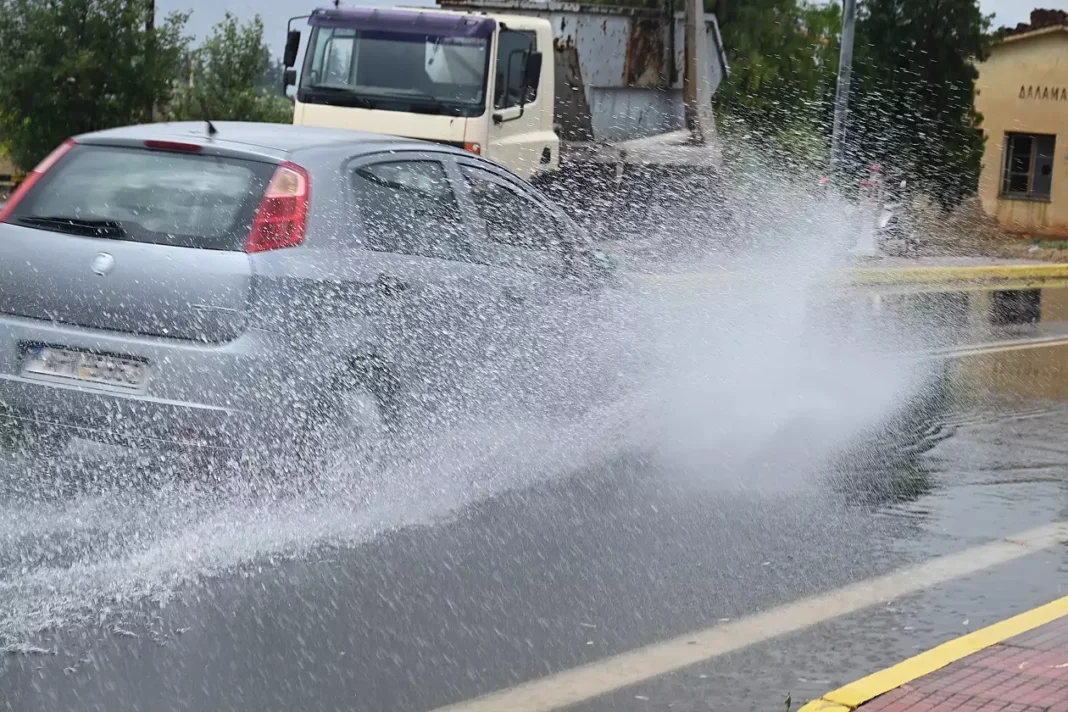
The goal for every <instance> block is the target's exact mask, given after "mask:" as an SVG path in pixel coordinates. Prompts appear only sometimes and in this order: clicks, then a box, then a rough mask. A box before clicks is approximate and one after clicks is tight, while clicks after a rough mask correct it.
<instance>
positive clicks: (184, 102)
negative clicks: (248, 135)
mask: <svg viewBox="0 0 1068 712" xmlns="http://www.w3.org/2000/svg"><path fill="white" fill-rule="evenodd" d="M605 1H606V2H609V3H616V4H618V3H619V2H620V1H622V2H623V3H624V4H628V3H629V4H641V5H644V6H650V5H652V6H654V7H656V6H661V7H662V6H663V3H664V2H669V1H671V0H605ZM705 1H706V9H707V10H708V11H712V12H715V13H716V16H717V18H718V19H719V23H720V27H721V30H722V35H723V40H724V45H725V48H726V51H727V54H728V61H729V62H730V66H731V73H730V76H729V77H728V78H727V79H726V80H725V82H724V83H723V85H722V86H721V87H720V89H719V92H718V93H717V96H716V111H717V116H718V123H719V127H720V131H721V133H722V134H723V136H724V138H725V140H724V146H725V148H726V151H725V153H726V155H727V157H728V159H730V158H732V157H733V158H734V159H736V161H743V160H745V155H744V154H745V152H746V151H749V149H750V148H751V147H758V149H759V152H760V154H761V155H759V156H755V158H757V159H758V161H759V162H760V163H764V164H767V163H775V164H777V165H780V166H782V167H783V168H785V169H787V170H790V169H792V172H794V173H795V174H796V175H797V176H798V177H799V178H803V179H806V180H807V179H811V178H812V176H813V175H817V174H819V173H820V172H822V171H824V170H825V166H826V165H827V162H828V154H829V146H830V134H831V124H832V116H833V106H834V96H835V87H836V78H837V72H838V54H839V38H838V35H839V32H840V29H841V24H842V16H841V5H840V3H839V2H835V1H834V0H832V1H831V2H829V3H824V2H816V1H815V0H705ZM677 8H678V3H677V0H676V9H677ZM188 19H189V15H188V14H183V13H172V14H170V15H167V16H166V17H163V18H158V17H156V13H155V2H154V0H0V66H2V67H3V68H4V71H3V72H0V152H3V153H6V154H7V155H9V156H10V158H11V159H12V161H13V163H14V164H15V165H16V166H18V167H21V168H22V169H23V170H25V168H26V167H28V166H33V165H35V164H36V162H37V161H39V160H40V159H41V158H42V157H43V156H45V155H46V154H47V153H48V151H50V150H51V149H52V148H53V147H54V146H55V145H57V144H58V143H59V142H60V141H62V140H63V139H64V138H66V137H67V136H70V135H72V134H77V133H81V132H85V131H91V130H96V129H101V128H107V127H111V126H119V125H124V124H131V123H138V122H143V121H160V120H168V119H201V118H210V119H216V120H222V119H235V120H250V121H274V122H286V121H289V120H290V117H291V116H292V103H291V101H290V100H289V99H288V98H287V97H286V96H285V95H284V93H283V91H282V87H281V67H280V63H279V62H278V60H277V58H272V56H271V53H270V50H269V48H268V47H267V45H266V44H265V43H264V40H263V38H264V23H263V21H262V20H261V19H260V17H259V16H256V17H253V18H252V19H251V20H248V21H246V22H241V21H240V20H239V18H237V17H235V16H233V15H231V14H229V13H228V14H227V15H226V16H225V19H224V20H223V21H222V22H220V23H219V24H217V25H216V26H215V28H214V30H213V31H212V33H211V34H210V35H209V36H208V37H206V38H204V39H203V40H202V41H201V42H200V43H199V44H194V42H193V40H192V39H191V38H190V37H189V36H188V35H187V33H186V24H187V21H188ZM991 27H992V22H991V18H989V17H984V16H983V15H982V13H981V12H980V10H979V6H978V0H943V2H941V3H930V2H929V0H859V12H858V21H857V34H856V44H855V59H854V69H853V91H852V94H851V97H850V105H851V111H850V123H849V134H848V135H849V141H848V145H849V146H850V147H851V150H850V151H849V155H848V165H847V170H846V174H847V175H861V174H863V173H864V171H865V170H866V167H867V166H868V165H870V164H872V163H878V164H880V165H883V166H884V167H885V168H886V169H887V170H888V171H890V173H891V175H907V176H908V177H909V185H910V192H912V193H914V194H916V195H921V196H923V200H924V201H926V202H925V204H924V205H925V209H926V210H927V211H928V213H927V214H929V215H934V214H939V215H942V216H945V215H948V214H949V212H953V213H954V214H956V215H961V214H971V213H973V212H974V211H973V210H970V209H969V208H968V205H967V202H968V198H969V197H970V196H973V195H974V194H975V191H976V188H977V184H978V179H979V170H980V161H981V158H982V152H983V135H982V131H981V124H982V117H981V116H980V115H978V113H977V112H976V110H975V105H974V91H975V82H976V78H977V72H976V69H975V64H976V63H977V62H979V61H981V60H983V59H985V58H986V56H987V53H988V49H989V46H990V43H991V41H992V40H993V39H994V37H995V34H993V33H992V30H991ZM734 149H738V150H734ZM732 151H733V154H734V155H733V156H732ZM749 158H750V159H751V158H754V156H752V155H750V156H749ZM936 208H938V210H936ZM932 211H934V212H932ZM929 222H930V223H931V224H932V225H933V226H937V225H938V220H937V219H932V220H930V221H929ZM984 229H985V228H984ZM975 230H979V226H977V227H976V228H975Z"/></svg>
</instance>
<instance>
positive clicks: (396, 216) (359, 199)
mask: <svg viewBox="0 0 1068 712" xmlns="http://www.w3.org/2000/svg"><path fill="white" fill-rule="evenodd" d="M352 182H353V189H354V191H355V194H356V204H357V209H358V210H359V213H360V219H361V223H362V226H363V233H364V240H365V244H364V246H365V247H367V249H370V250H375V251H377V252H394V253H399V254H406V255H419V256H421V257H436V258H441V259H455V258H457V257H458V256H459V254H460V247H459V245H460V242H459V238H458V236H459V235H460V234H461V232H462V230H463V216H462V213H461V212H460V206H459V203H458V202H457V200H456V195H455V193H454V192H453V189H452V185H451V183H450V182H449V179H448V176H447V175H446V173H445V167H444V166H443V165H442V164H441V163H440V162H438V161H430V160H410V161H409V160H406V161H390V162H383V163H372V164H369V165H365V166H360V167H359V168H357V169H355V170H354V171H353V174H352Z"/></svg>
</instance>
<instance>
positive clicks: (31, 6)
mask: <svg viewBox="0 0 1068 712" xmlns="http://www.w3.org/2000/svg"><path fill="white" fill-rule="evenodd" d="M154 8H155V3H154V2H153V0H0V67H3V71H0V149H2V150H3V151H4V152H6V153H7V154H8V155H9V156H10V157H11V159H12V161H13V162H14V164H15V165H16V166H18V167H20V168H22V169H23V170H25V169H26V168H27V167H32V166H34V165H36V163H37V162H38V161H39V160H40V159H41V158H43V157H44V156H45V155H47V154H48V152H49V151H51V150H52V148H54V147H55V146H56V145H57V144H59V143H60V142H61V141H62V140H63V139H65V138H66V137H68V136H71V135H74V134H78V133H83V132H86V131H93V130H98V129H103V128H110V127H113V126H122V125H126V124H133V123H139V122H144V121H161V120H168V119H194V118H198V119H199V118H211V119H217V120H222V119H242V120H247V121H278V122H283V121H288V120H289V119H290V117H291V116H292V108H291V107H292V105H291V103H290V102H289V100H288V99H286V98H285V96H284V95H283V94H282V89H281V81H278V82H277V83H272V84H271V85H268V84H267V81H266V80H267V79H268V78H269V77H273V76H274V74H276V73H277V68H276V66H275V63H274V62H272V59H271V55H270V51H269V50H268V48H267V46H266V45H265V43H264V41H263V30H264V28H263V22H262V21H261V20H260V18H259V16H256V17H254V18H253V19H251V20H250V21H248V22H245V23H241V22H240V21H239V20H238V19H237V18H236V17H234V16H232V15H230V14H227V15H226V17H225V19H224V20H223V21H222V22H220V23H218V24H217V25H216V26H215V28H214V29H213V31H212V33H211V34H210V35H209V36H208V37H207V38H205V39H204V40H203V42H202V43H200V44H199V45H197V46H194V45H193V41H192V39H191V38H190V37H189V36H188V35H187V33H186V29H185V27H186V22H187V20H188V19H189V15H188V14H183V13H171V14H169V15H167V16H166V17H164V18H162V19H158V18H156V17H155V9H154Z"/></svg>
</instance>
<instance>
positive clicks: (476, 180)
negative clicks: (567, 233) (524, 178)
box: [461, 166, 559, 250]
mask: <svg viewBox="0 0 1068 712" xmlns="http://www.w3.org/2000/svg"><path fill="white" fill-rule="evenodd" d="M461 170H462V172H463V175H464V178H466V179H467V184H468V185H469V186H470V188H471V197H472V199H473V200H474V203H475V207H476V208H477V210H478V215H479V217H480V218H481V219H482V221H483V222H484V223H485V224H486V230H487V237H488V238H489V239H490V240H491V241H492V242H496V243H498V244H501V245H509V246H511V247H521V248H524V249H528V250H531V249H534V250H551V249H554V248H555V247H556V246H557V245H558V244H559V234H558V227H557V222H556V218H555V217H554V216H553V215H552V214H551V213H550V212H549V211H548V210H546V209H545V208H543V207H542V206H541V205H539V204H538V203H537V202H535V201H534V200H532V199H531V198H528V197H527V196H525V195H523V194H521V193H520V192H518V191H516V190H514V189H512V188H510V187H508V186H506V185H505V184H504V183H503V182H501V181H499V180H497V179H496V178H494V177H493V174H492V173H489V172H487V171H483V170H481V169H478V168H473V167H471V166H462V167H461Z"/></svg>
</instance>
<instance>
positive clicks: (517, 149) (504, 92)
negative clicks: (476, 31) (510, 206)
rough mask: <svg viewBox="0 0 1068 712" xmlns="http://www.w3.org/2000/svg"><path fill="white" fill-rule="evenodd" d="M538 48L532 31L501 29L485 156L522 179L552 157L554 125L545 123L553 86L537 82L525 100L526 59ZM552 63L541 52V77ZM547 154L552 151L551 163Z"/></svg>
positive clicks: (529, 175)
mask: <svg viewBox="0 0 1068 712" xmlns="http://www.w3.org/2000/svg"><path fill="white" fill-rule="evenodd" d="M537 49H538V47H537V35H536V33H535V32H534V30H526V29H509V28H508V27H506V26H503V25H502V27H501V30H500V33H499V34H498V36H497V53H496V56H495V61H494V64H493V67H494V74H493V121H492V123H491V124H490V127H489V151H488V152H487V157H488V158H491V159H493V160H494V161H496V162H497V163H500V164H501V165H503V166H505V167H507V168H509V169H510V170H512V171H514V172H515V173H517V174H519V175H520V176H523V177H525V178H530V177H531V176H533V175H534V174H535V173H537V172H538V170H539V169H544V168H545V167H546V166H548V165H549V164H550V163H551V162H552V160H553V158H554V157H553V156H552V155H551V152H552V151H554V149H553V144H554V139H555V135H554V134H553V132H552V120H551V116H550V117H549V120H548V121H547V120H546V116H545V112H546V111H550V112H551V111H552V105H553V104H552V102H553V97H552V96H551V94H552V91H551V88H552V87H551V85H550V84H549V83H548V82H543V83H539V86H538V88H537V89H536V90H535V91H534V92H532V93H530V94H529V95H528V96H525V97H524V96H523V89H522V87H523V74H524V71H525V67H526V57H527V55H528V54H529V53H530V52H533V51H536V50H537ZM542 51H543V52H545V50H544V49H542ZM551 61H552V50H551V49H550V50H549V51H548V52H545V60H544V63H545V64H544V66H543V67H542V77H543V78H544V77H545V76H546V73H547V72H548V71H551V70H552V66H551V64H550V63H551ZM543 84H545V85H544V86H543ZM546 150H548V151H550V154H549V160H546V155H545V151H546Z"/></svg>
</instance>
